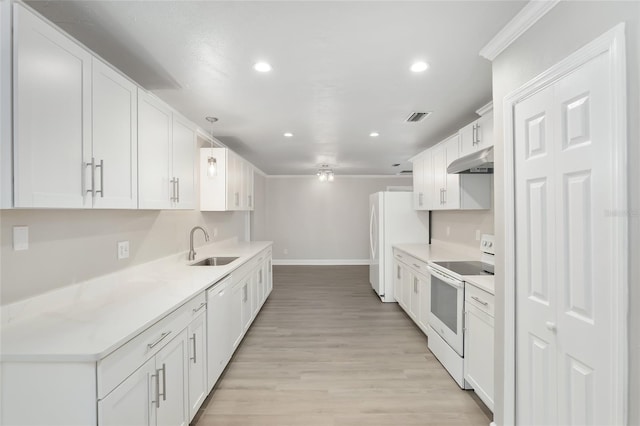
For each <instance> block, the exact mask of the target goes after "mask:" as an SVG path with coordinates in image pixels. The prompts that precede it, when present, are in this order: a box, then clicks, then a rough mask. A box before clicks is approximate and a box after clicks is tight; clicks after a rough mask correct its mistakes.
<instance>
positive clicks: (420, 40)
mask: <svg viewBox="0 0 640 426" xmlns="http://www.w3.org/2000/svg"><path fill="white" fill-rule="evenodd" d="M28 3H29V4H30V5H31V6H32V7H34V8H35V9H36V10H38V11H39V12H40V13H42V14H43V15H44V16H46V17H47V18H49V19H50V20H52V21H53V22H55V23H57V24H58V25H59V26H60V27H62V28H63V29H64V30H66V31H67V32H69V33H70V34H71V35H73V36H74V37H76V38H77V39H78V40H80V41H81V42H83V43H84V44H85V45H87V46H88V47H89V48H91V49H92V50H94V51H95V52H96V53H98V54H99V55H101V56H102V57H103V58H105V59H106V60H107V61H109V62H111V63H112V64H113V65H115V66H116V67H118V68H120V69H121V70H122V71H123V72H124V73H126V74H127V75H129V76H130V77H131V78H132V79H133V80H135V81H137V82H138V83H139V84H140V85H141V86H143V87H145V88H146V89H149V90H151V91H153V92H154V93H155V94H157V95H158V96H159V97H160V98H162V99H164V100H165V101H167V102H168V103H169V104H171V105H172V106H173V107H174V108H176V109H177V110H178V111H180V112H181V113H182V114H184V115H185V116H186V117H188V118H189V119H191V120H193V121H194V122H196V123H197V124H198V125H200V126H201V127H203V128H204V129H206V130H209V129H210V128H211V127H210V125H209V124H208V123H207V122H206V121H205V119H204V117H205V116H207V115H213V116H216V117H218V118H219V119H220V121H219V122H218V123H216V124H215V128H214V135H215V136H216V137H217V138H219V139H220V140H221V141H223V142H224V143H225V144H226V145H228V146H229V147H230V148H232V149H233V150H234V151H237V152H238V153H239V154H241V155H242V156H243V157H245V158H247V159H248V160H249V161H251V162H252V163H254V164H255V165H256V166H257V167H259V168H260V169H262V170H263V171H264V172H266V173H267V174H312V173H314V171H315V169H316V168H317V166H318V165H319V164H321V163H328V164H329V165H331V166H332V167H333V168H334V169H335V171H336V174H358V175H366V174H395V173H397V172H399V171H400V170H401V169H407V168H408V169H410V168H411V167H410V165H409V163H407V160H408V158H410V157H411V156H413V155H415V154H417V153H418V152H420V151H422V150H423V149H425V148H426V147H428V146H430V145H432V144H434V143H436V142H438V141H439V140H441V139H443V138H444V137H446V136H448V135H449V134H451V133H453V132H455V131H456V129H458V128H459V127H461V126H462V125H464V124H466V123H467V122H470V121H472V120H473V119H474V118H476V115H475V113H474V111H475V110H476V109H477V108H479V107H481V106H482V105H484V104H485V103H487V102H488V101H490V100H491V63H490V62H489V61H486V60H484V59H482V58H481V57H480V56H478V52H479V51H480V49H481V48H482V47H483V46H484V45H485V44H486V43H487V42H488V41H489V40H490V39H491V38H492V37H493V36H494V35H495V34H496V33H497V32H498V31H499V30H500V29H501V28H502V27H503V26H504V25H505V24H506V23H507V22H508V21H509V20H510V19H511V18H512V17H513V16H514V15H515V14H516V13H517V12H518V11H519V10H520V9H521V8H522V7H523V6H524V4H525V3H524V2H520V1H479V0H476V1H422V2H419V1H410V2H401V1H371V2H368V1H353V2H350V1H317V2H307V1H281V2H271V1H257V2H248V1H226V2H223V1H134V2H131V1H73V0H72V1H29V2H28ZM416 60H424V61H426V62H428V63H429V64H430V68H429V69H428V70H427V71H426V72H424V73H421V74H415V73H412V72H411V71H410V70H409V67H410V66H411V64H412V63H413V62H414V61H416ZM257 61H267V62H269V63H270V64H271V65H272V67H273V70H272V71H271V72H270V73H265V74H261V73H258V72H256V71H254V69H253V65H254V63H255V62H257ZM412 111H433V114H432V115H431V116H430V117H429V118H427V119H425V120H424V121H422V122H419V123H406V122H405V119H406V118H407V116H408V115H409V114H410V113H411V112H412ZM373 131H375V132H378V133H379V134H380V136H379V137H377V138H372V137H370V136H369V133H371V132H373ZM285 132H291V133H293V134H294V136H293V137H292V138H285V137H283V133H285ZM394 163H401V166H400V167H392V164H394Z"/></svg>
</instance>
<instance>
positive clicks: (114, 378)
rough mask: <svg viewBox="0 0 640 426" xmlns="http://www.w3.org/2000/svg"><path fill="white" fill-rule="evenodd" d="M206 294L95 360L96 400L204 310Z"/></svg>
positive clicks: (120, 381) (200, 295) (201, 294)
mask: <svg viewBox="0 0 640 426" xmlns="http://www.w3.org/2000/svg"><path fill="white" fill-rule="evenodd" d="M206 306H207V304H206V299H205V293H204V292H202V293H200V294H199V295H197V296H196V297H194V298H193V299H191V300H189V301H188V302H187V303H185V304H184V305H182V306H181V307H179V308H178V309H176V310H175V311H173V312H172V313H170V314H169V315H167V316H166V317H164V318H162V319H161V320H160V321H158V322H156V323H155V324H153V325H152V326H151V327H149V328H148V329H146V330H145V331H143V332H142V333H140V334H139V335H137V336H136V337H134V338H133V339H131V340H130V341H128V342H127V343H125V344H124V345H122V346H121V347H120V348H118V349H116V350H115V351H113V352H112V353H110V354H109V355H107V356H106V357H105V358H103V359H101V360H100V361H99V362H98V399H102V398H104V397H105V396H106V395H107V394H108V393H109V392H111V390H113V389H114V388H115V387H116V386H117V385H119V384H120V383H122V382H123V381H124V380H125V379H126V378H127V377H129V375H131V374H132V373H133V372H134V371H135V370H136V369H137V368H138V367H140V366H141V365H142V364H144V362H145V361H146V360H148V359H149V358H151V357H152V356H154V355H155V354H156V353H157V352H158V351H159V350H160V349H162V347H164V346H165V345H166V344H167V343H169V342H170V341H171V340H172V339H173V338H174V337H176V336H177V335H178V334H180V332H181V331H182V330H184V329H185V328H186V327H187V326H188V325H189V323H190V322H191V321H192V319H193V318H195V317H196V316H197V315H199V314H201V313H202V312H204V311H205V310H206Z"/></svg>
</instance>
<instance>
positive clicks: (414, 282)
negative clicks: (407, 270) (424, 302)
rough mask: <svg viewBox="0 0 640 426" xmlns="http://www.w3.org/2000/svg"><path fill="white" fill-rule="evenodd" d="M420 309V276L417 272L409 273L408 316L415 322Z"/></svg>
mask: <svg viewBox="0 0 640 426" xmlns="http://www.w3.org/2000/svg"><path fill="white" fill-rule="evenodd" d="M419 309H420V278H419V277H418V275H417V274H411V300H410V301H409V316H411V318H413V320H414V321H415V322H417V321H418V313H419Z"/></svg>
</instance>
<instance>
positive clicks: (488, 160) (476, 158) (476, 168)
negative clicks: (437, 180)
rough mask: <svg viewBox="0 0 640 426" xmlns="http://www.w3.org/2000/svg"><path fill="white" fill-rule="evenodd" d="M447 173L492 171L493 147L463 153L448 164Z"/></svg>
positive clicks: (482, 172)
mask: <svg viewBox="0 0 640 426" xmlns="http://www.w3.org/2000/svg"><path fill="white" fill-rule="evenodd" d="M447 173H449V174H489V173H493V147H492V146H490V147H489V148H485V149H481V150H480V151H476V152H474V153H472V154H469V155H465V156H464V157H460V158H458V159H457V160H455V161H454V162H453V163H451V164H449V167H447Z"/></svg>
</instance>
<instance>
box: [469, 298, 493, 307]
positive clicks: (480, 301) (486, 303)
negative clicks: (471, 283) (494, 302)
mask: <svg viewBox="0 0 640 426" xmlns="http://www.w3.org/2000/svg"><path fill="white" fill-rule="evenodd" d="M471 298H472V299H473V300H475V301H476V302H478V303H480V304H481V305H484V306H489V302H485V301H483V300H482V299H480V298H478V297H476V296H471Z"/></svg>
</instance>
